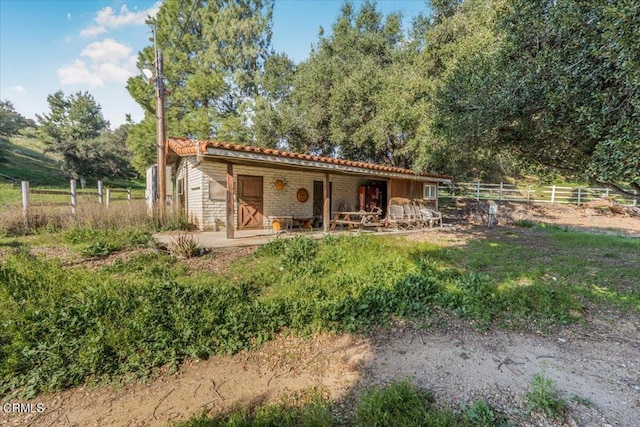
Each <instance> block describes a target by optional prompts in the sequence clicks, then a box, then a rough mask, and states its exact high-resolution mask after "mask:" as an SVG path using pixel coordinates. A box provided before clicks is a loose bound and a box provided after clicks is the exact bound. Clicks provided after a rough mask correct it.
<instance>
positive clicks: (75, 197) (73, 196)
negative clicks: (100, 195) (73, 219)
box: [71, 179, 78, 215]
mask: <svg viewBox="0 0 640 427" xmlns="http://www.w3.org/2000/svg"><path fill="white" fill-rule="evenodd" d="M77 207H78V195H77V193H76V180H75V179H72V180H71V213H72V214H73V215H75V214H76V213H77V209H76V208H77Z"/></svg>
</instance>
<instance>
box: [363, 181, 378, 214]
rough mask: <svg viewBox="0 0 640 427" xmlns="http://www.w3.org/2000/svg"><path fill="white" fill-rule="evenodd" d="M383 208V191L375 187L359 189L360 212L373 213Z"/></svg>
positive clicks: (365, 186) (367, 186) (364, 186)
mask: <svg viewBox="0 0 640 427" xmlns="http://www.w3.org/2000/svg"><path fill="white" fill-rule="evenodd" d="M373 208H382V190H381V189H380V187H377V186H375V185H361V186H360V187H359V188H358V210H361V211H366V212H371V211H372V210H373Z"/></svg>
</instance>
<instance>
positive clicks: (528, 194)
mask: <svg viewBox="0 0 640 427" xmlns="http://www.w3.org/2000/svg"><path fill="white" fill-rule="evenodd" d="M527 203H531V184H529V185H527Z"/></svg>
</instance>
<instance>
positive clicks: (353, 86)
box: [270, 1, 421, 167]
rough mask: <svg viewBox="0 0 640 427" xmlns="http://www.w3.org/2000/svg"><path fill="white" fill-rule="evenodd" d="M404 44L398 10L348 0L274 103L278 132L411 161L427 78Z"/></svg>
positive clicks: (350, 151)
mask: <svg viewBox="0 0 640 427" xmlns="http://www.w3.org/2000/svg"><path fill="white" fill-rule="evenodd" d="M406 44H407V40H406V39H405V37H404V34H403V31H402V27H401V16H400V15H399V14H395V13H393V14H390V15H388V16H386V17H383V16H382V14H381V13H380V12H379V11H378V10H377V8H376V6H375V4H374V3H372V2H369V1H367V2H365V3H364V4H363V5H362V6H361V7H360V9H359V10H358V11H355V10H354V8H353V6H352V5H351V4H350V3H345V4H344V5H343V7H342V10H341V13H340V15H339V16H338V18H337V20H336V22H335V23H334V25H333V27H332V33H331V35H330V36H324V34H323V31H322V30H321V32H320V35H319V42H318V45H317V47H316V48H315V49H314V50H313V51H312V52H311V55H310V57H309V59H308V60H306V61H304V62H303V63H302V64H300V65H299V66H298V67H297V68H296V69H295V73H294V75H293V78H292V85H291V87H292V90H291V93H290V94H287V96H286V97H283V99H281V102H279V103H277V106H276V107H274V109H275V111H276V112H273V111H270V114H271V116H270V117H271V119H272V121H271V123H274V124H275V127H276V128H278V127H279V126H282V128H283V129H282V130H281V131H279V132H278V135H279V136H280V138H282V139H283V140H284V141H285V142H286V143H287V144H288V146H289V147H290V148H292V149H296V150H302V151H309V152H314V153H318V154H323V155H336V154H337V155H339V156H341V157H345V158H350V159H354V160H364V161H374V162H383V163H387V164H392V165H397V166H403V167H406V166H409V165H410V164H411V163H412V157H413V153H412V152H411V150H410V147H411V145H410V144H411V143H412V142H413V140H414V138H415V135H416V128H417V126H418V125H419V119H418V117H419V114H416V113H415V111H416V108H417V104H419V103H420V96H419V92H420V90H421V83H420V81H419V78H420V76H419V74H417V73H415V72H414V71H415V69H414V68H413V60H414V59H415V52H414V51H413V50H410V49H405V45H406ZM276 119H278V120H276Z"/></svg>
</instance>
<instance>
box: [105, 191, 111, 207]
mask: <svg viewBox="0 0 640 427" xmlns="http://www.w3.org/2000/svg"><path fill="white" fill-rule="evenodd" d="M110 201H111V189H110V188H107V202H106V203H105V207H107V208H108V207H109V202H110Z"/></svg>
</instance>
